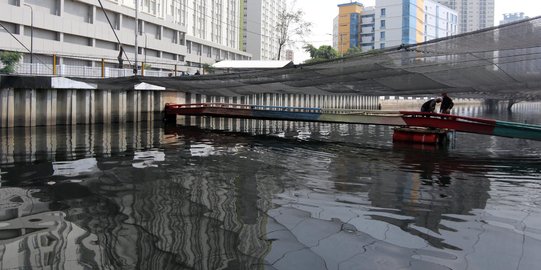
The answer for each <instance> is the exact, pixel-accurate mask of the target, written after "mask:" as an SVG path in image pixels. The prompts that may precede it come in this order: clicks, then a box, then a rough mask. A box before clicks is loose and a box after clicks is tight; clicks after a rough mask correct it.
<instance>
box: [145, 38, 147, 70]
mask: <svg viewBox="0 0 541 270" xmlns="http://www.w3.org/2000/svg"><path fill="white" fill-rule="evenodd" d="M146 62H147V33H145V63H146Z"/></svg>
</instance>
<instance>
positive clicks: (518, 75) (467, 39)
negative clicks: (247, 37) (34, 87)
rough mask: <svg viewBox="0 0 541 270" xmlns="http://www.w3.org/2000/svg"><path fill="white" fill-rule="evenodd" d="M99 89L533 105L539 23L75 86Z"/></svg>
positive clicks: (538, 78)
mask: <svg viewBox="0 0 541 270" xmlns="http://www.w3.org/2000/svg"><path fill="white" fill-rule="evenodd" d="M78 80H84V81H87V82H93V83H98V85H99V86H100V88H104V89H133V86H134V85H135V84H137V83H140V82H146V83H150V84H154V85H159V86H164V87H166V88H168V89H172V90H179V91H187V92H193V93H200V94H206V95H218V96H238V95H247V94H258V93H304V94H326V95H328V94H359V95H402V96H415V95H435V94H439V93H441V92H442V91H445V92H449V93H452V94H453V96H455V97H491V98H501V99H508V98H512V99H523V100H540V99H541V91H540V90H541V17H536V18H532V19H529V20H525V21H521V22H517V23H511V24H507V25H503V26H499V27H494V28H490V29H485V30H481V31H476V32H472V33H467V34H462V35H457V36H453V37H448V38H443V39H439V40H433V41H429V42H425V43H421V44H415V45H406V46H400V47H397V48H393V49H387V50H378V51H371V52H368V53H365V54H363V55H359V56H354V57H346V58H341V59H337V60H333V61H328V62H324V63H317V64H311V65H299V66H296V67H293V68H285V69H278V70H270V71H256V72H246V73H237V74H222V75H205V76H191V77H178V78H156V77H144V78H141V77H137V78H135V77H131V78H118V79H105V80H96V79H78Z"/></svg>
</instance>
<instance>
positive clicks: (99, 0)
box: [98, 0, 139, 66]
mask: <svg viewBox="0 0 541 270" xmlns="http://www.w3.org/2000/svg"><path fill="white" fill-rule="evenodd" d="M98 2H99V3H100V6H101V10H102V11H103V14H104V15H105V18H106V19H107V22H108V23H109V27H111V30H113V34H115V38H116V40H117V41H118V44H120V50H121V51H122V52H124V56H125V57H126V60H128V64H129V65H130V66H131V61H130V58H128V54H126V50H124V47H123V46H122V42H120V38H118V35H117V34H116V31H115V28H114V27H113V24H112V23H111V20H110V19H109V16H108V15H107V12H106V11H105V8H104V7H103V4H102V2H101V0H98ZM135 23H139V22H135ZM137 34H139V33H137ZM135 53H138V52H135Z"/></svg>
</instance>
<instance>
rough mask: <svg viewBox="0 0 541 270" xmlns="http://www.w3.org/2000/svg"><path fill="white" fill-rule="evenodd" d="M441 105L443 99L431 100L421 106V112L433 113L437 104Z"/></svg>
mask: <svg viewBox="0 0 541 270" xmlns="http://www.w3.org/2000/svg"><path fill="white" fill-rule="evenodd" d="M437 103H441V98H436V99H431V100H429V101H427V102H425V103H424V104H423V106H421V112H431V113H433V112H434V111H435V110H436V104H437Z"/></svg>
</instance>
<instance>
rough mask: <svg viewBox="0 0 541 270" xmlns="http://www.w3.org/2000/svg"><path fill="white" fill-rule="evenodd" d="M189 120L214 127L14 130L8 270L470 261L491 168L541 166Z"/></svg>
mask: <svg viewBox="0 0 541 270" xmlns="http://www.w3.org/2000/svg"><path fill="white" fill-rule="evenodd" d="M184 124H190V125H192V124H197V125H200V126H202V127H203V129H201V128H199V127H190V126H186V125H179V126H166V127H162V126H161V125H160V124H148V123H139V124H135V125H126V126H85V127H72V128H71V127H70V128H61V127H56V128H51V127H43V128H32V129H11V130H7V131H5V130H3V131H2V136H1V141H0V145H2V148H1V149H2V151H1V153H0V155H1V160H2V165H1V173H0V177H1V181H2V188H1V189H0V192H1V196H0V201H1V208H0V209H1V210H0V241H1V242H0V259H1V261H2V268H18V267H29V268H58V269H78V268H80V269H88V268H91V269H119V268H128V269H132V268H135V269H184V268H190V269H254V268H255V269H263V268H270V269H272V268H276V269H288V268H291V267H295V266H297V269H302V268H305V269H324V268H338V267H340V268H344V269H354V268H355V267H356V266H359V265H364V266H366V269H374V268H377V267H381V265H380V263H381V261H386V262H388V263H389V265H388V266H390V267H391V268H393V267H394V268H400V267H404V268H412V269H424V268H426V269H439V268H444V266H447V267H449V268H455V267H457V268H460V267H462V266H464V265H465V262H464V257H465V255H463V253H467V252H471V250H472V248H473V247H475V245H476V243H474V242H472V241H474V240H475V239H478V237H477V238H476V237H475V235H472V234H473V232H474V231H486V229H484V228H483V226H484V225H483V224H482V223H480V222H474V221H472V220H471V219H469V218H468V216H472V215H475V213H476V211H478V210H479V209H484V208H486V205H487V201H488V200H489V199H490V196H489V192H490V186H491V182H490V179H489V178H488V177H487V171H497V172H499V173H504V174H505V173H509V174H512V175H520V174H522V173H524V172H526V171H528V173H530V174H532V173H533V174H536V173H537V174H539V173H540V172H541V169H540V168H539V166H537V167H536V166H532V164H533V163H534V162H535V161H538V159H532V160H531V162H526V163H525V162H524V161H517V160H515V161H514V163H513V160H512V159H509V160H503V161H500V160H499V158H495V159H491V158H481V159H479V158H477V157H475V156H474V157H468V156H467V155H462V154H460V153H459V154H453V153H449V152H447V151H446V150H445V149H429V148H427V147H422V149H415V148H412V147H411V146H400V145H396V146H393V145H392V144H391V142H390V138H391V135H392V130H391V129H390V128H388V127H376V126H355V125H338V124H333V125H331V124H321V123H295V122H283V121H257V120H240V119H222V118H191V117H190V118H186V119H185V122H184ZM259 135H264V136H259ZM299 141H301V143H299ZM479 143H480V145H481V147H484V146H485V145H484V144H483V143H485V144H486V142H479ZM534 146H535V145H534ZM510 161H511V162H510ZM504 165H505V166H504ZM521 166H523V167H521ZM532 170H533V171H532ZM470 178H471V179H470ZM472 219H474V218H472ZM461 223H464V224H466V225H463V226H461V225H459V224H461ZM462 227H469V228H473V229H465V228H462ZM457 228H462V229H461V230H460V232H459V231H458V229H457ZM462 230H463V231H462ZM487 235H491V236H492V234H491V233H488V232H487ZM462 238H464V239H462ZM457 239H462V240H457ZM534 243H537V242H534ZM530 245H531V244H530ZM534 248H535V247H534ZM457 258H458V259H457ZM528 258H531V257H528ZM442 261H443V262H442ZM529 261H531V259H530V260H529ZM475 262H478V261H476V259H470V263H475Z"/></svg>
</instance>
